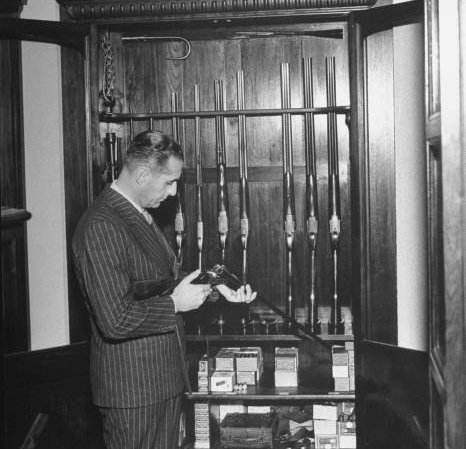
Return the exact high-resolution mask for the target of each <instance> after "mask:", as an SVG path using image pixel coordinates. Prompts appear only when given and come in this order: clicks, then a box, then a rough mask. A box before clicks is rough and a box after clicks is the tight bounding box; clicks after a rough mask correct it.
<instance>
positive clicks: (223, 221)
mask: <svg viewBox="0 0 466 449" xmlns="http://www.w3.org/2000/svg"><path fill="white" fill-rule="evenodd" d="M214 94H215V110H216V111H223V110H224V105H223V95H224V92H223V82H222V80H219V79H216V80H215V82H214ZM215 137H216V145H217V210H218V218H217V221H218V237H219V247H220V259H221V261H222V262H224V261H225V253H226V245H227V238H228V192H227V184H226V150H225V119H224V117H222V116H220V115H219V116H216V117H215Z"/></svg>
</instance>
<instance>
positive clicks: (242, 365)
mask: <svg viewBox="0 0 466 449" xmlns="http://www.w3.org/2000/svg"><path fill="white" fill-rule="evenodd" d="M235 356H236V371H258V372H260V373H261V374H262V369H263V358H262V348H259V347H245V348H238V349H237V350H236V353H235Z"/></svg>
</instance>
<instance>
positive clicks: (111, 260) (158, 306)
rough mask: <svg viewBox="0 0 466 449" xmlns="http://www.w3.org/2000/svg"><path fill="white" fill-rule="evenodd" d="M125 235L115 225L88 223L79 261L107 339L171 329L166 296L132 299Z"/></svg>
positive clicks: (172, 314) (172, 318) (170, 302)
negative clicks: (139, 299)
mask: <svg viewBox="0 0 466 449" xmlns="http://www.w3.org/2000/svg"><path fill="white" fill-rule="evenodd" d="M126 240H127V235H126V233H125V232H123V231H122V230H121V229H119V228H118V226H117V225H115V224H112V223H107V222H103V221H99V222H93V223H90V224H89V227H88V228H87V230H86V232H85V234H84V241H83V251H82V254H81V258H82V259H83V260H81V261H80V265H81V268H82V275H83V281H84V284H85V288H86V291H87V295H88V298H89V302H90V305H91V309H92V312H93V314H94V315H95V318H96V321H97V326H98V327H99V329H100V331H101V332H102V333H103V335H104V336H106V337H107V338H111V339H128V338H135V337H143V336H148V335H153V334H157V333H165V332H169V331H172V330H174V329H175V326H176V318H175V317H176V315H175V305H174V302H173V299H172V298H171V297H170V296H163V297H157V299H155V298H148V299H145V300H141V301H136V300H135V299H134V296H133V293H132V289H131V281H130V278H129V275H128V273H129V270H128V267H127V266H126V264H127V263H128V260H127V255H126V247H127V245H126Z"/></svg>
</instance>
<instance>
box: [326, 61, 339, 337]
mask: <svg viewBox="0 0 466 449" xmlns="http://www.w3.org/2000/svg"><path fill="white" fill-rule="evenodd" d="M335 85H336V79H335V57H327V58H326V87H327V105H328V106H335V105H336V89H335ZM327 135H328V170H329V171H328V190H329V193H328V195H329V198H328V200H329V234H330V246H331V250H332V259H333V298H332V307H331V316H330V325H331V331H333V333H335V334H336V333H338V328H339V326H340V316H341V310H340V306H341V304H340V297H339V291H338V277H339V276H338V261H339V257H338V245H339V241H340V225H341V217H340V185H339V180H338V133H337V118H336V114H335V113H334V112H329V113H328V115H327Z"/></svg>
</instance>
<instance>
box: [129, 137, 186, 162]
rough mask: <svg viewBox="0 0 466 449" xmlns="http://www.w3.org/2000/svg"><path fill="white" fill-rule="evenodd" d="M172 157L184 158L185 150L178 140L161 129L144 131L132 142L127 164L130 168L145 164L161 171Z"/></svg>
mask: <svg viewBox="0 0 466 449" xmlns="http://www.w3.org/2000/svg"><path fill="white" fill-rule="evenodd" d="M170 157H175V158H177V159H179V160H180V161H182V160H183V152H182V151H181V147H180V145H179V144H178V142H176V141H175V140H174V139H173V138H172V137H171V136H169V135H167V134H164V133H162V132H161V131H143V132H142V133H139V134H137V135H136V137H134V139H133V141H132V142H131V145H130V147H129V149H128V152H127V153H126V159H125V165H126V166H127V167H128V168H130V169H135V168H136V167H138V166H145V167H149V168H150V169H151V170H154V171H160V170H163V169H164V168H165V166H166V164H167V162H168V159H170Z"/></svg>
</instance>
